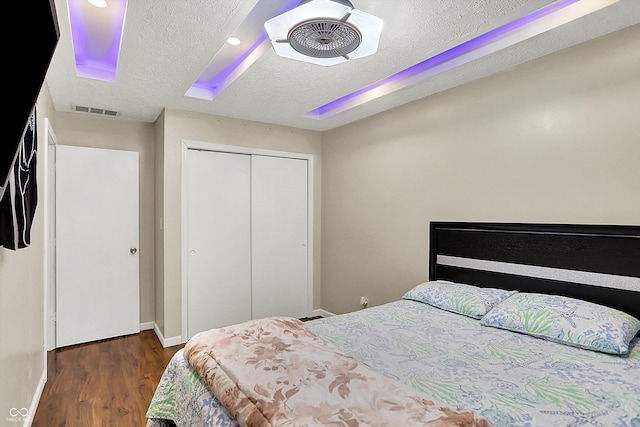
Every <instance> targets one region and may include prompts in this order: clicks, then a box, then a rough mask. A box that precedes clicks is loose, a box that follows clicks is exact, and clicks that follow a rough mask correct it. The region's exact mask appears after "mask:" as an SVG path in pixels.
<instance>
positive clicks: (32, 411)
mask: <svg viewBox="0 0 640 427" xmlns="http://www.w3.org/2000/svg"><path fill="white" fill-rule="evenodd" d="M46 382H47V372H46V371H43V372H42V375H41V376H40V381H38V387H37V388H36V392H35V393H34V394H33V399H32V400H31V406H29V412H28V413H27V416H26V417H23V419H24V424H23V426H24V427H31V423H32V422H33V417H35V415H36V409H38V403H40V397H42V392H43V391H44V385H45V383H46Z"/></svg>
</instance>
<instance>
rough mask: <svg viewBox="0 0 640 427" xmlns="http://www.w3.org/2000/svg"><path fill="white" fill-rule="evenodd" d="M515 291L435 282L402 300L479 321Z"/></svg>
mask: <svg viewBox="0 0 640 427" xmlns="http://www.w3.org/2000/svg"><path fill="white" fill-rule="evenodd" d="M514 293H515V291H507V290H504V289H494V288H480V287H477V286H472V285H466V284H463V283H454V282H449V281H446V280H435V281H430V282H426V283H422V284H420V285H418V286H416V287H415V288H413V289H411V290H410V291H409V292H407V293H406V294H404V296H403V297H402V298H403V299H407V300H413V301H418V302H423V303H425V304H429V305H432V306H434V307H438V308H441V309H443V310H447V311H452V312H454V313H458V314H463V315H465V316H469V317H473V318H474V319H480V318H481V317H482V316H484V315H485V314H486V313H487V312H488V311H489V310H491V308H492V307H494V306H495V305H496V304H498V303H499V302H500V301H502V300H504V299H505V298H508V297H509V296H511V295H513V294H514Z"/></svg>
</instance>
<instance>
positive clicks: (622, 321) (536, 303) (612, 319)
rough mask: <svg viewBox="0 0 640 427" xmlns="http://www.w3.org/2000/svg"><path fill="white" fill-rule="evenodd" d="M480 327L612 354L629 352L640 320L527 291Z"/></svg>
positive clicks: (494, 311) (496, 310)
mask: <svg viewBox="0 0 640 427" xmlns="http://www.w3.org/2000/svg"><path fill="white" fill-rule="evenodd" d="M480 324H481V325H484V326H492V327H495V328H500V329H507V330H510V331H515V332H521V333H524V334H527V335H532V336H534V337H538V338H543V339H546V340H549V341H555V342H558V343H561V344H567V345H571V346H574V347H580V348H586V349H589V350H595V351H599V352H602V353H611V354H626V353H628V352H629V342H630V341H631V340H632V339H633V337H634V336H635V334H636V333H637V332H638V330H640V320H638V319H636V318H635V317H633V316H631V315H629V314H627V313H624V312H622V311H620V310H616V309H614V308H610V307H605V306H602V305H598V304H594V303H590V302H587V301H582V300H579V299H574V298H568V297H563V296H559V295H546V294H534V293H524V292H520V293H517V294H515V295H513V296H511V297H510V298H508V299H506V300H505V301H503V302H502V303H500V304H499V305H497V306H496V307H494V308H493V309H492V310H491V311H490V312H489V313H487V315H486V316H484V317H483V318H482V319H481V320H480Z"/></svg>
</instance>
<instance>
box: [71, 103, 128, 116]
mask: <svg viewBox="0 0 640 427" xmlns="http://www.w3.org/2000/svg"><path fill="white" fill-rule="evenodd" d="M71 110H72V111H75V112H76V113H88V114H96V115H99V116H110V117H117V116H119V115H120V113H118V112H117V111H113V110H105V109H102V108H95V107H85V106H83V105H72V106H71Z"/></svg>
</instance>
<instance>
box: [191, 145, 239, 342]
mask: <svg viewBox="0 0 640 427" xmlns="http://www.w3.org/2000/svg"><path fill="white" fill-rule="evenodd" d="M186 162H187V165H186V169H187V172H186V179H187V194H186V197H187V201H186V202H187V204H186V206H187V218H186V221H185V222H184V226H185V227H187V230H186V233H187V248H188V252H187V253H188V255H187V257H188V259H187V332H188V336H189V338H191V337H193V335H195V334H196V333H198V332H201V331H204V330H207V329H210V328H216V327H221V326H227V325H231V324H234V323H239V322H243V321H246V320H249V319H251V216H250V215H251V192H250V189H251V156H249V155H245V154H232V153H221V152H214V151H198V150H187V157H186Z"/></svg>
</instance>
